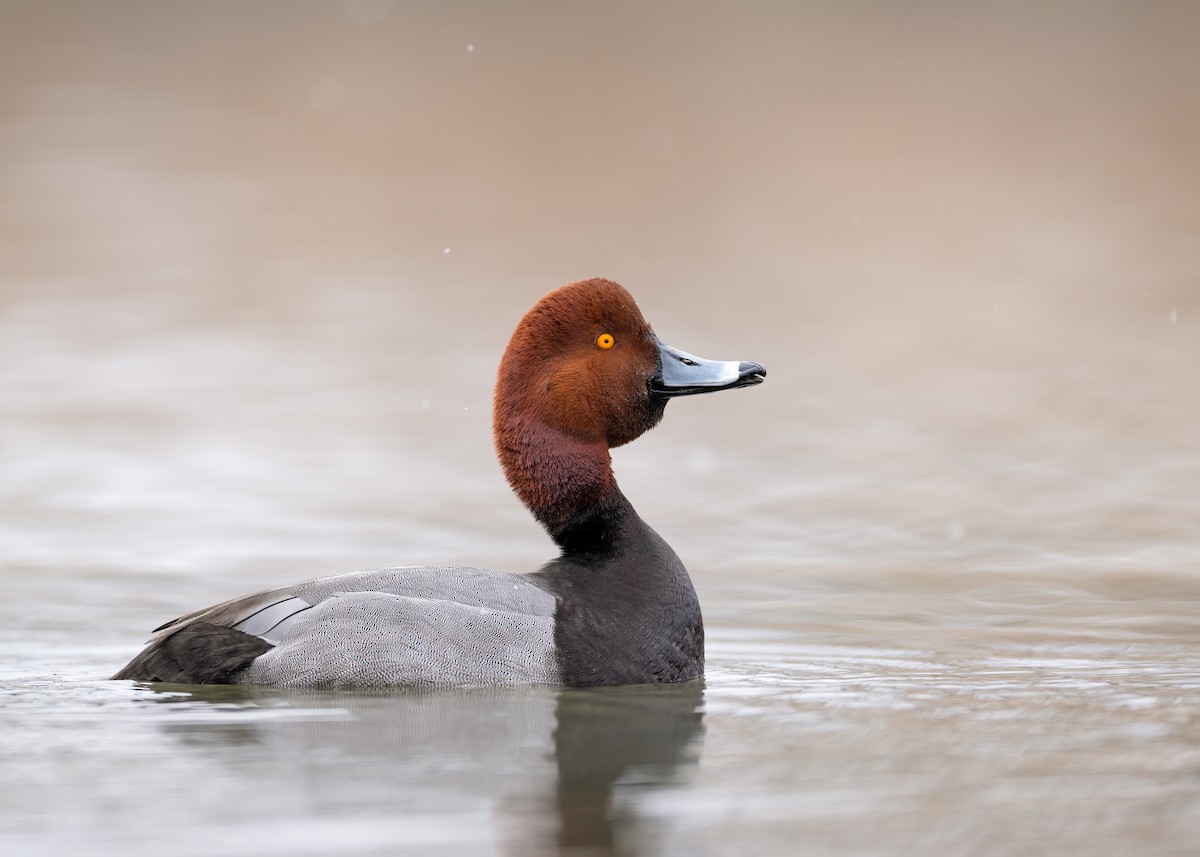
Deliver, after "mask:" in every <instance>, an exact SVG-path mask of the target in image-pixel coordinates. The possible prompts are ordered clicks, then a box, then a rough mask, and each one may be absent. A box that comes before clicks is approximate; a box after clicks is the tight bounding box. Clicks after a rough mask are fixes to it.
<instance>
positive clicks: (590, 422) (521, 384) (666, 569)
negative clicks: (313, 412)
mask: <svg viewBox="0 0 1200 857" xmlns="http://www.w3.org/2000/svg"><path fill="white" fill-rule="evenodd" d="M765 378H766V369H765V368H764V367H763V366H762V364H760V363H755V362H750V361H722V360H707V359H704V358H701V357H696V356H694V355H692V354H689V353H687V352H685V351H681V350H679V349H676V348H673V347H671V346H669V345H667V344H666V343H664V342H663V341H662V340H660V339H659V338H658V336H657V335H656V334H655V333H654V330H653V329H652V328H651V327H650V325H649V324H648V323H647V322H646V320H645V318H644V317H643V316H642V312H641V310H640V309H639V308H638V305H637V303H636V302H635V301H634V299H633V296H632V295H631V294H630V293H629V291H627V290H626V289H625V288H624V287H623V286H621V285H619V284H618V283H615V282H613V281H611V280H607V279H603V278H593V279H588V280H581V281H578V282H574V283H568V284H567V285H564V286H561V287H559V288H557V289H554V290H553V291H551V292H549V293H548V294H546V295H545V296H543V297H542V298H541V299H540V300H538V301H537V302H536V303H535V304H534V305H533V307H532V308H531V309H530V310H529V311H528V312H527V313H525V315H524V316H523V317H522V318H521V320H520V322H519V323H518V324H517V327H516V330H515V331H514V332H513V335H512V338H511V340H510V341H509V344H508V347H507V348H506V349H505V351H504V354H503V357H502V358H501V361H500V367H499V371H498V373H497V378H496V387H495V395H494V405H493V412H492V426H493V440H494V444H495V450H496V455H497V457H498V458H499V461H500V465H501V469H502V470H503V472H504V475H505V478H506V479H507V480H508V483H509V485H510V486H511V488H512V489H513V491H514V493H515V494H516V496H517V498H518V499H519V500H520V501H521V502H522V503H523V504H524V505H525V507H526V508H527V509H528V510H529V511H530V513H532V515H533V517H534V518H535V519H536V520H537V521H538V522H539V523H540V524H541V525H542V527H543V528H545V530H546V532H547V533H548V534H549V536H550V538H551V539H553V541H554V543H555V544H556V545H557V547H558V550H559V555H558V556H557V557H556V558H554V559H552V560H550V561H549V562H547V563H546V564H545V565H543V566H542V567H541V568H540V569H539V570H537V571H535V572H530V573H510V572H500V571H492V570H489V569H482V568H467V567H457V566H404V567H397V568H384V569H376V570H372V571H359V572H352V573H349V574H340V575H335V576H332V577H321V578H317V579H315V580H308V581H304V582H301V583H297V584H294V585H291V586H284V587H280V588H276V589H270V590H266V591H263V592H257V593H254V594H252V595H246V596H242V597H239V598H234V599H232V600H230V601H225V602H222V603H220V604H216V605H213V606H211V607H206V608H204V609H201V610H197V611H195V612H192V613H188V614H187V615H185V616H181V617H179V618H177V619H173V620H171V621H170V622H167V623H166V624H164V625H161V626H159V627H158V628H156V629H155V630H154V631H153V632H152V633H153V636H152V637H151V638H150V640H149V641H148V642H147V644H146V646H145V648H144V649H143V650H142V651H141V652H140V653H139V654H138V655H137V656H136V657H134V658H133V660H131V661H130V662H129V663H128V664H127V665H126V666H125V667H124V668H122V669H121V670H120V671H119V672H117V673H116V674H115V675H114V676H113V679H115V680H132V681H136V682H169V683H175V684H244V685H268V686H278V687H293V688H322V687H329V688H445V687H475V686H496V685H523V684H531V685H532V684H547V685H558V686H566V687H595V686H604V685H634V684H655V683H679V682H687V681H692V680H695V679H698V678H700V677H701V676H702V675H703V672H704V622H703V618H702V615H701V611H700V603H699V601H698V599H697V597H696V592H695V589H694V587H693V585H692V581H691V578H690V577H689V576H688V572H687V569H686V568H684V565H683V563H682V562H681V561H680V559H679V557H678V556H677V555H676V553H675V551H673V550H672V549H671V547H670V546H669V545H668V544H667V543H666V541H664V540H663V538H662V537H661V536H659V535H658V534H657V533H656V532H655V531H654V530H653V529H651V528H650V526H649V525H648V524H646V522H645V521H643V520H642V519H641V517H639V515H638V513H637V512H636V511H635V510H634V508H633V506H632V505H631V504H630V502H629V500H628V499H626V497H625V495H624V494H623V493H621V489H620V488H619V487H618V486H617V482H616V480H615V479H614V477H613V471H612V457H611V454H610V450H611V449H613V448H615V447H619V446H623V445H624V444H627V443H629V442H631V441H633V440H635V439H636V438H638V437H639V436H641V435H642V434H644V433H645V432H647V431H649V430H650V429H651V428H653V427H655V426H656V425H658V423H659V422H660V421H661V420H662V417H663V413H664V411H665V409H666V405H667V403H668V402H670V401H671V400H672V399H674V398H679V397H682V396H692V395H698V394H703V393H713V392H717V391H721V390H730V389H736V388H739V387H748V386H752V385H755V384H759V383H761V382H762V381H763V380H764V379H765Z"/></svg>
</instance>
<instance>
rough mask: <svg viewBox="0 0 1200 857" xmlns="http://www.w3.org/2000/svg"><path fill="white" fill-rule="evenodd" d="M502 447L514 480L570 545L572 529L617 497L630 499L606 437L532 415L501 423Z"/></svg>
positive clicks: (546, 524) (519, 491) (509, 475)
mask: <svg viewBox="0 0 1200 857" xmlns="http://www.w3.org/2000/svg"><path fill="white" fill-rule="evenodd" d="M496 452H497V455H498V456H499V458H500V466H501V467H503V468H504V475H505V477H506V478H507V479H508V484H509V485H511V486H512V488H513V490H514V491H515V492H516V493H517V496H518V497H519V498H520V499H521V502H522V503H524V504H525V505H526V506H527V507H528V508H529V511H530V512H532V513H533V516H534V517H535V518H537V520H538V522H539V523H541V525H542V526H544V527H545V528H546V530H547V531H548V532H549V533H550V536H551V538H553V539H554V541H555V542H556V543H558V545H559V547H561V548H563V550H564V551H569V550H572V549H573V545H574V543H575V542H576V541H577V539H575V538H574V537H573V536H572V533H573V532H575V531H577V530H578V529H579V526H580V524H581V523H583V522H584V521H585V520H590V519H592V518H594V517H595V514H596V513H597V512H600V511H602V510H603V509H605V508H607V507H608V506H609V505H612V503H613V501H615V500H616V499H617V498H620V502H619V503H618V505H627V504H625V502H624V497H623V496H622V495H621V492H620V490H619V489H617V486H616V482H615V481H614V479H613V474H612V458H611V457H610V456H609V454H608V445H607V444H605V443H604V442H603V441H595V442H588V441H583V440H580V439H578V438H574V437H571V436H569V435H567V434H564V433H563V432H560V431H558V430H556V429H552V428H549V427H547V426H545V425H543V424H541V423H537V422H534V421H532V420H529V421H525V420H520V419H516V420H512V421H509V420H505V421H502V422H500V423H499V424H498V425H497V426H496Z"/></svg>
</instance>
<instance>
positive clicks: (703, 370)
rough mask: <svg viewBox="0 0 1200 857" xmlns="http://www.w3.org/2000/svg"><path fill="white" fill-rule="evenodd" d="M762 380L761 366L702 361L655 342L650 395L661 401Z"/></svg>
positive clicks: (750, 384) (742, 385)
mask: <svg viewBox="0 0 1200 857" xmlns="http://www.w3.org/2000/svg"><path fill="white" fill-rule="evenodd" d="M655 341H656V342H657V340H655ZM766 377H767V370H766V369H764V368H763V365H762V364H761V363H750V362H746V361H741V362H739V361H737V360H705V359H704V358H703V357H697V356H696V355H694V354H688V353H687V352H686V351H680V350H679V349H678V348H672V347H671V346H669V345H667V344H666V343H664V342H658V372H657V373H655V375H654V377H653V378H651V379H650V393H651V395H654V396H660V397H662V398H670V397H672V396H694V395H696V394H697V393H715V392H716V391H717V390H732V389H733V388H735V387H750V386H753V385H754V384H761V383H762V382H763V379H764V378H766Z"/></svg>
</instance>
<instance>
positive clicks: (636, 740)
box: [554, 682, 703, 854]
mask: <svg viewBox="0 0 1200 857" xmlns="http://www.w3.org/2000/svg"><path fill="white" fill-rule="evenodd" d="M702 701H703V690H702V689H701V687H700V684H699V683H698V682H692V683H690V684H686V685H674V686H671V685H668V686H664V687H658V686H656V687H631V688H601V689H595V690H564V691H561V692H560V693H559V695H558V702H557V717H556V723H557V725H556V727H555V730H554V755H555V760H556V761H557V764H558V782H557V787H556V801H555V805H556V808H557V815H558V837H557V843H558V845H559V846H561V847H562V848H563V849H564V850H569V849H574V848H590V849H595V850H596V851H597V852H598V853H601V854H609V853H637V851H638V850H640V849H639V848H638V845H639V843H640V842H641V840H642V838H643V837H642V836H640V835H638V832H637V831H636V829H635V824H636V820H637V819H636V814H634V815H633V816H630V815H628V814H619V813H616V812H614V806H613V796H614V795H613V792H614V789H615V788H616V787H618V784H622V785H625V786H628V787H631V788H648V787H653V786H655V785H663V784H666V783H669V782H670V781H671V780H672V779H673V778H674V776H675V773H676V771H677V769H678V768H679V767H680V765H682V764H685V763H690V764H694V763H695V762H696V760H697V759H698V758H699V756H698V751H699V741H698V739H699V737H700V735H701V731H702V728H703V725H702V718H703V714H702V711H701V703H702ZM618 846H620V847H619V848H618Z"/></svg>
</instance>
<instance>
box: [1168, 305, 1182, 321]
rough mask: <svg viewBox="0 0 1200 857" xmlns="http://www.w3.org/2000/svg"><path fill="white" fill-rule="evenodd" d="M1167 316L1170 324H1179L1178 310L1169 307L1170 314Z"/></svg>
mask: <svg viewBox="0 0 1200 857" xmlns="http://www.w3.org/2000/svg"><path fill="white" fill-rule="evenodd" d="M1167 317H1168V318H1169V319H1171V324H1179V311H1178V310H1177V309H1175V307H1171V314H1170V315H1169V316H1167Z"/></svg>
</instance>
